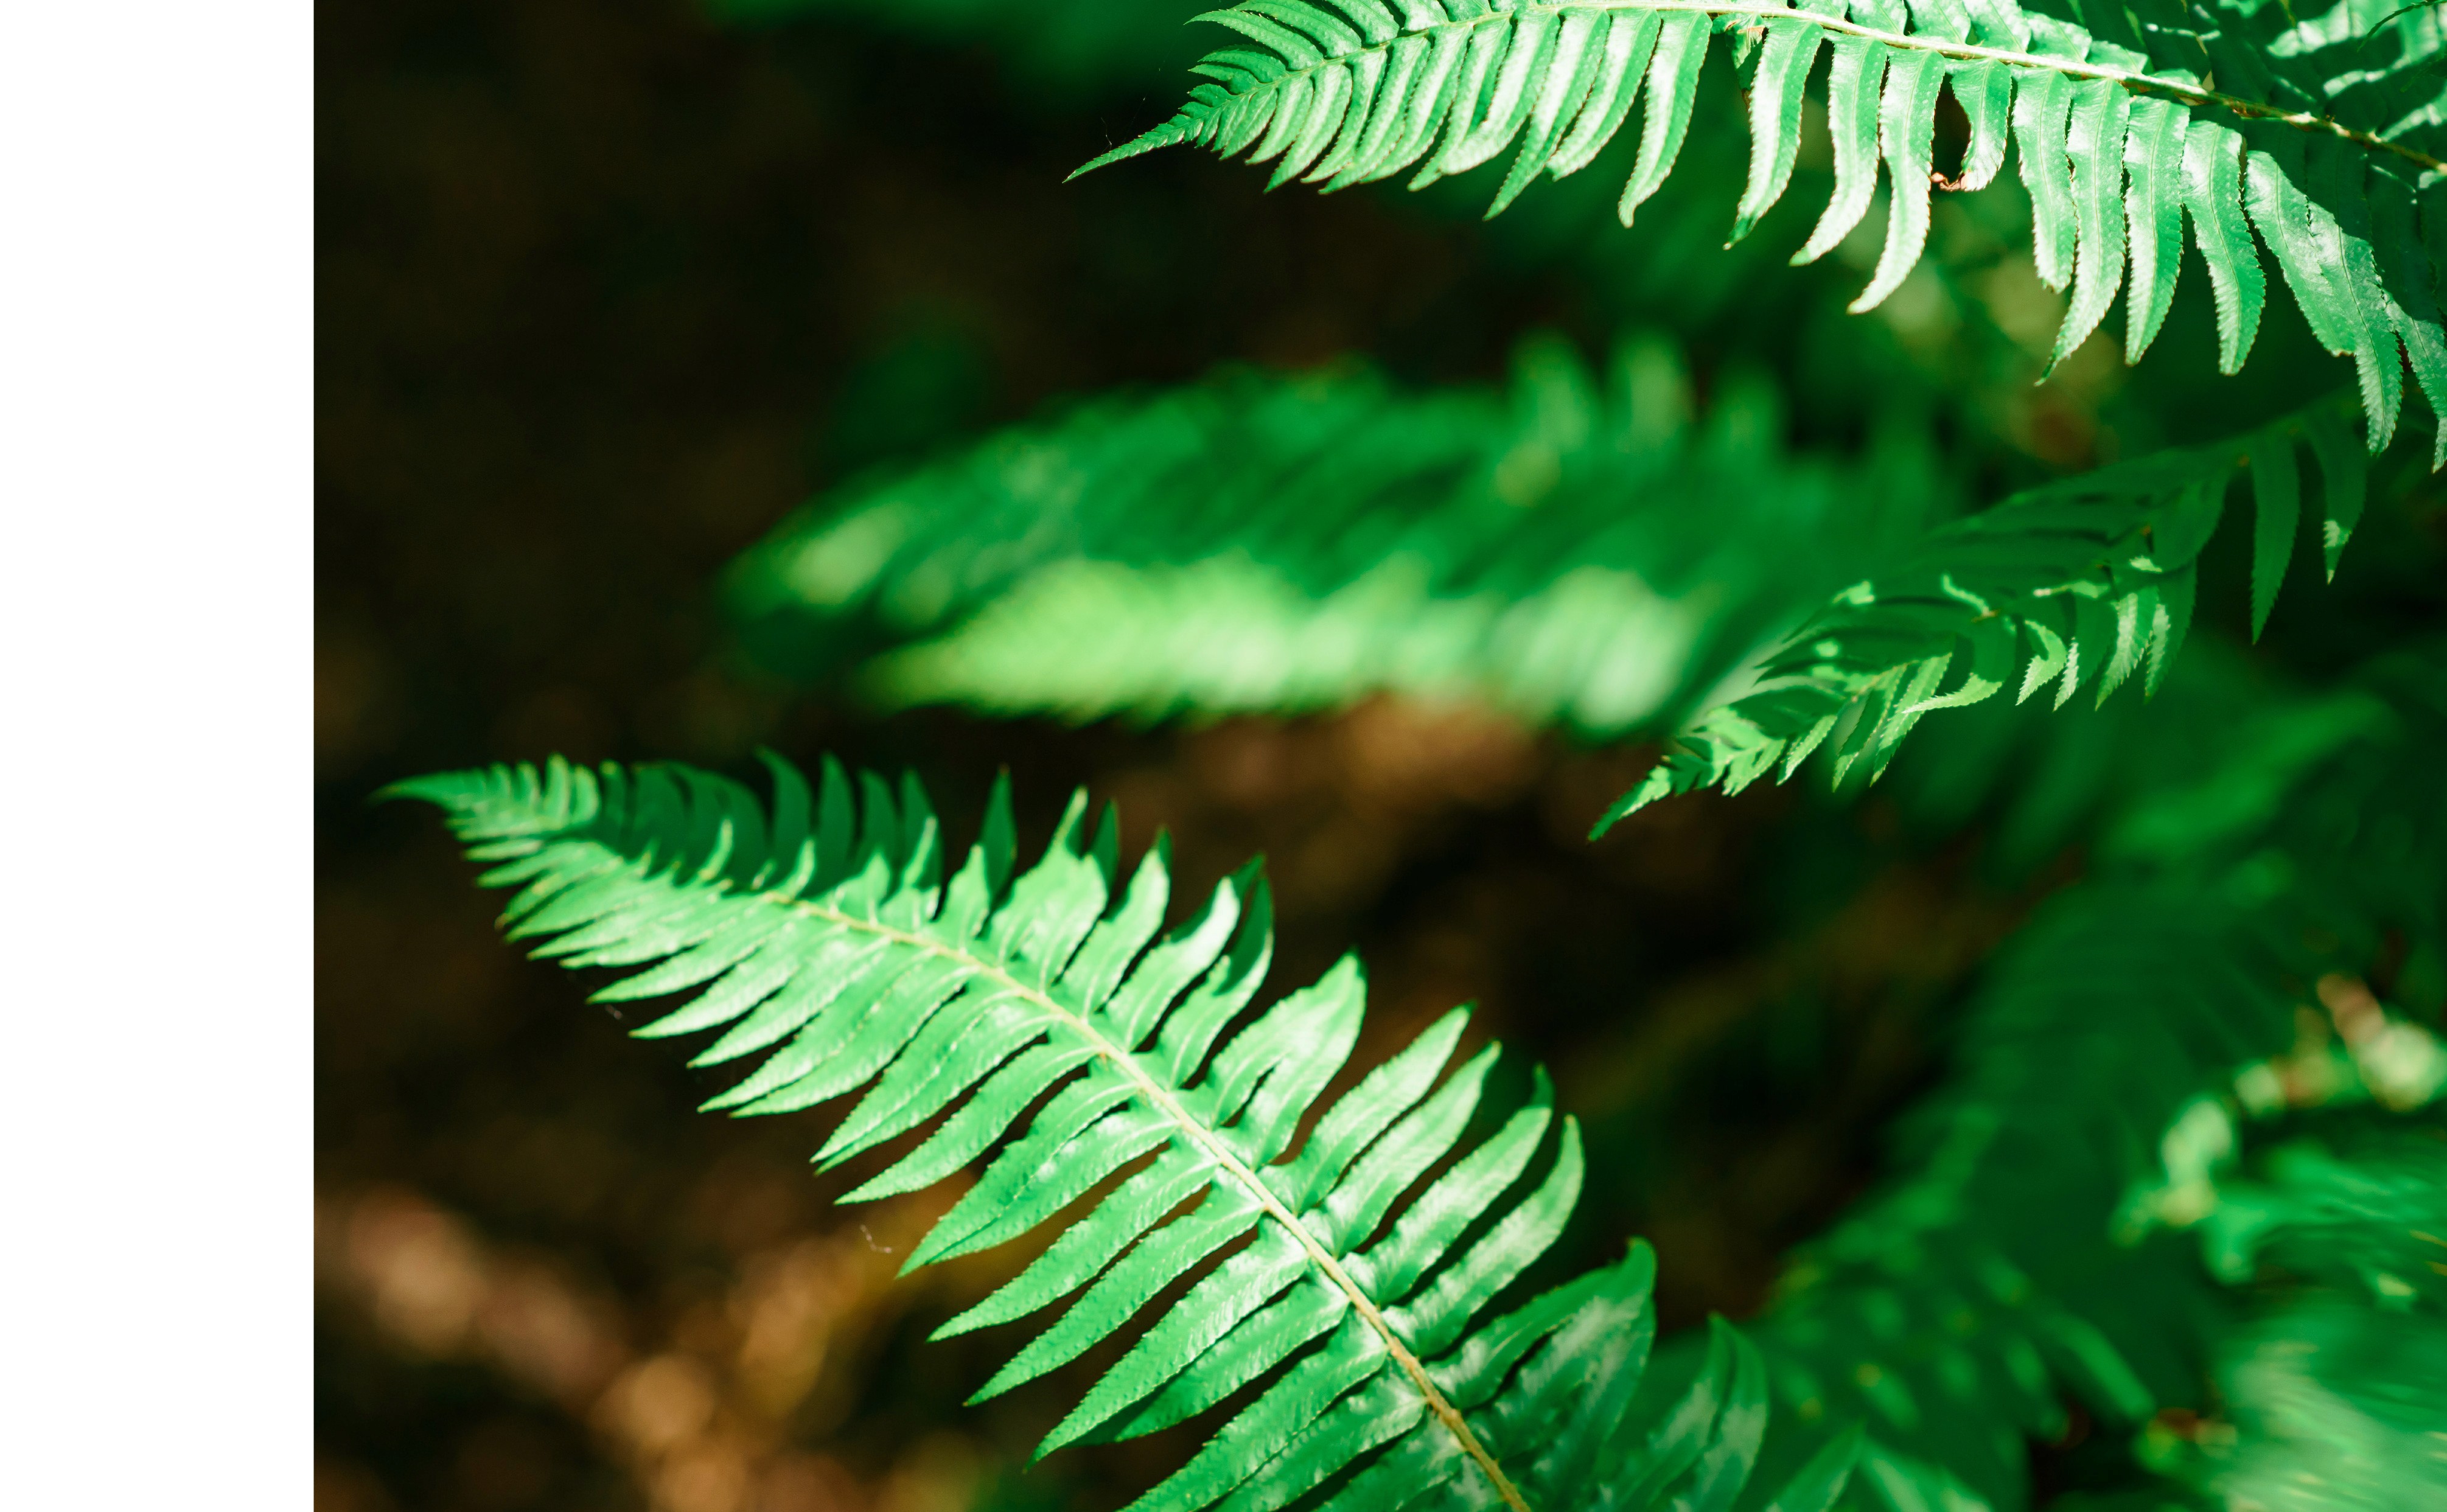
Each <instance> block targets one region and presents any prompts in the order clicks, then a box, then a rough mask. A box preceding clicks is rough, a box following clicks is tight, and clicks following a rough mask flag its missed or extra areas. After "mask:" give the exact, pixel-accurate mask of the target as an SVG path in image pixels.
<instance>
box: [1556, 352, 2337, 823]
mask: <svg viewBox="0 0 2447 1512" xmlns="http://www.w3.org/2000/svg"><path fill="white" fill-rule="evenodd" d="M2352 414H2353V409H2352V406H2351V404H2350V402H2349V401H2346V400H2342V399H2341V400H2335V401H2330V402H2327V403H2324V404H2321V405H2315V406H2311V407H2309V408H2306V409H2305V410H2302V411H2299V412H2297V413H2296V414H2294V415H2291V416H2287V417H2286V418H2285V419H2282V420H2280V421H2277V422H2275V423H2272V424H2271V425H2267V426H2265V427H2263V428H2262V429H2261V430H2259V431H2256V432H2254V433H2252V434H2251V435H2249V436H2248V437H2245V438H2241V439H2240V440H2239V441H2235V442H2229V443H2223V444H2214V445H2209V446H2199V447H2190V448H2178V449H2173V450H2169V451H2163V452H2156V453H2153V454H2152V455H2150V456H2147V457H2144V458H2141V459H2139V460H2137V461H2135V462H2132V463H2123V464H2120V465H2117V466H2112V467H2104V468H2100V469H2099V470H2097V471H2096V472H2091V473H2085V474H2082V475H2081V476H2079V477H2077V478H2073V479H2069V480H2067V481H2065V482H2058V483H2053V484H2049V485H2047V486H2045V487H2041V488H2036V489H2032V490H2030V491H2028V492H2026V493H2022V494H2018V495H2016V496H2014V497H2013V498H2010V499H2008V500H2006V501H2004V502H2002V503H2001V504H1999V505H1997V506H1996V507H1995V508H1993V509H1989V510H1986V511H1984V512H1982V513H1981V514H1978V515H1973V516H1970V517H1967V518H1965V519H1963V520H1957V521H1955V522H1953V523H1951V524H1948V525H1944V526H1942V527H1940V528H1939V529H1938V530H1936V531H1934V532H1932V533H1931V534H1930V536H1929V537H1928V538H1927V539H1926V540H1925V542H1924V543H1923V544H1922V546H1921V547H1920V548H1919V549H1918V550H1917V551H1916V552H1915V553H1914V554H1913V555H1912V556H1911V557H1910V558H1908V559H1907V560H1906V561H1905V562H1904V563H1903V564H1902V565H1900V566H1898V567H1897V568H1895V569H1894V570H1893V571H1891V572H1887V573H1881V574H1879V575H1878V576H1875V577H1873V578H1870V579H1868V580H1867V581H1864V582H1861V583H1858V584H1855V585H1854V586H1852V587H1850V588H1848V589H1846V590H1844V591H1843V592H1842V593H1840V594H1838V595H1835V597H1834V599H1833V600H1832V601H1831V603H1830V604H1829V605H1828V606H1827V607H1826V608H1824V609H1822V610H1820V611H1819V613H1818V614H1816V615H1815V616H1813V617H1812V619H1811V620H1809V621H1808V622H1807V623H1805V624H1804V625H1803V626H1802V627H1801V628H1800V629H1799V630H1797V631H1795V632H1794V633H1793V635H1792V636H1791V637H1790V638H1789V639H1788V640H1787V641H1786V642H1785V644H1784V646H1783V647H1782V648H1781V649H1780V650H1778V651H1777V652H1774V654H1772V655H1771V656H1769V657H1768V658H1767V660H1766V662H1765V663H1764V665H1763V666H1762V668H1761V669H1760V671H1759V674H1758V680H1757V685H1756V687H1755V689H1754V690H1752V691H1750V692H1747V693H1745V694H1743V695H1742V696H1741V697H1739V698H1737V699H1735V700H1734V701H1733V702H1731V703H1727V704H1724V705H1720V706H1719V707H1717V708H1716V709H1711V710H1709V711H1708V712H1707V713H1706V714H1704V715H1702V716H1701V717H1700V718H1699V720H1698V722H1697V723H1696V724H1695V725H1693V726H1692V727H1691V728H1688V729H1687V730H1685V731H1684V732H1683V733H1682V734H1681V735H1680V736H1679V740H1678V746H1679V748H1678V749H1676V750H1675V751H1673V752H1672V753H1670V754H1669V755H1668V756H1667V757H1666V758H1665V760H1664V761H1662V762H1660V764H1659V765H1657V766H1656V767H1655V768H1653V769H1652V770H1651V771H1650V772H1649V774H1648V776H1647V777H1646V778H1645V779H1644V780H1643V781H1642V782H1641V785H1640V786H1638V787H1637V788H1634V789H1633V790H1632V791H1631V792H1629V793H1627V794H1625V795H1623V797H1622V798H1621V799H1619V800H1617V801H1616V803H1615V804H1614V805H1613V806H1612V807H1611V808H1609V809H1608V810H1607V811H1606V814H1605V816H1604V817H1603V819H1601V820H1600V821H1599V823H1598V825H1597V833H1599V834H1603V833H1604V832H1605V831H1606V830H1607V829H1608V828H1610V827H1612V826H1613V825H1614V824H1615V823H1616V822H1619V821H1621V820H1622V818H1623V817H1624V816H1625V815H1627V814H1630V813H1632V812H1634V811H1636V810H1638V809H1640V808H1642V807H1644V806H1646V805H1647V804H1649V803H1655V802H1656V801H1657V800H1659V799H1660V798H1664V797H1667V796H1669V795H1671V794H1674V793H1681V792H1688V791H1690V790H1692V789H1694V788H1698V787H1709V786H1722V787H1723V788H1724V789H1725V790H1726V791H1728V792H1736V791H1739V790H1740V789H1741V788H1743V787H1745V786H1747V785H1749V784H1751V783H1754V782H1755V781H1757V780H1758V779H1760V778H1762V777H1765V776H1768V775H1770V774H1771V773H1773V774H1774V776H1775V777H1776V778H1777V780H1778V781H1781V780H1783V779H1784V778H1787V777H1790V776H1791V775H1792V774H1793V770H1794V769H1795V768H1796V767H1798V766H1799V765H1801V763H1802V762H1803V761H1804V760H1805V759H1807V758H1808V757H1809V756H1810V755H1811V754H1812V752H1814V751H1817V750H1818V749H1820V748H1821V747H1825V748H1826V749H1827V750H1829V751H1830V752H1831V757H1832V765H1833V767H1834V776H1835V780H1836V781H1837V782H1839V783H1841V782H1842V781H1844V780H1845V779H1846V778H1847V777H1848V776H1849V775H1850V774H1851V773H1853V772H1854V771H1855V770H1856V769H1857V770H1859V771H1861V772H1863V773H1865V774H1866V775H1868V777H1870V778H1874V777H1875V776H1876V774H1877V773H1878V772H1879V771H1881V770H1882V769H1884V767H1885V766H1886V765H1887V762H1888V761H1890V760H1891V759H1892V758H1893V756H1894V753H1895V751H1896V749H1897V747H1900V746H1901V745H1902V743H1903V741H1904V739H1905V737H1906V735H1908V734H1909V733H1910V732H1911V730H1912V728H1913V727H1914V726H1915V725H1917V724H1918V723H1919V722H1920V720H1921V719H1922V718H1923V717H1924V716H1925V715H1927V714H1929V713H1932V712H1935V711H1937V710H1939V709H1957V708H1963V707H1965V706H1968V705H1973V704H1978V703H1981V702H1982V701H1984V700H1986V699H1989V698H1992V697H1994V696H1996V695H1997V694H1998V693H2000V692H2002V691H2004V690H2006V689H2008V688H2012V689H2014V690H2015V696H2016V698H2017V701H2020V700H2027V699H2029V698H2031V697H2032V696H2033V695H2035V694H2038V693H2039V692H2041V691H2042V690H2053V697H2054V700H2055V703H2056V705H2057V706H2058V708H2062V707H2063V706H2064V704H2065V703H2066V702H2067V701H2068V700H2070V699H2071V698H2073V696H2074V695H2075V694H2076V693H2078V692H2083V691H2085V690H2087V691H2090V692H2091V693H2092V695H2093V697H2094V699H2095V700H2096V702H2100V703H2103V702H2105V701H2106V699H2107V697H2108V696H2109V695H2110V694H2111V693H2114V692H2115V690H2117V689H2118V688H2120V687H2122V686H2124V685H2125V684H2126V683H2127V682H2129V681H2134V680H2137V681H2138V682H2139V683H2140V684H2141V686H2142V688H2143V689H2144V690H2145V691H2154V690H2156V689H2157V687H2158V685H2159V683H2160V682H2161V681H2162V680H2163V679H2164V678H2165V676H2166V673H2167V669H2168V667H2169V666H2170V665H2171V664H2172V662H2173V660H2174V657H2175V655H2176V653H2177V652H2178V651H2179V650H2180V649H2181V648H2182V646H2183V642H2184V636H2185V633H2186V632H2187V631H2188V630H2189V628H2190V626H2191V615H2192V602H2193V597H2194V577H2195V572H2196V562H2197V559H2198V558H2199V556H2200V553H2201V550H2202V548H2203V547H2204V546H2206V545H2207V544H2208V542H2209V539H2210V535H2211V534H2212V533H2213V532H2214V531H2215V530H2216V528H2217V525H2218V522H2219V519H2220V516H2221V515H2222V513H2223V512H2224V510H2225V507H2226V496H2227V492H2228V489H2229V484H2230V483H2231V482H2233V480H2234V479H2235V478H2236V477H2237V476H2238V475H2239V474H2243V473H2246V472H2248V474H2249V476H2250V479H2251V482H2252V496H2253V513H2254V527H2253V532H2252V562H2251V630H2252V634H2253V635H2254V637H2255V638H2256V637H2257V636H2258V634H2259V633H2260V631H2261V629H2262V627H2263V626H2264V625H2265V624H2266V623H2267V618H2268V614H2269V611H2270V610H2271V609H2272V608H2274V607H2275V604H2276V600H2277V595H2278V590H2279V588H2280V586H2281V585H2282V584H2283V582H2284V580H2285V576H2286V568H2287V565H2288V563H2289V562H2290V561H2291V559H2292V556H2293V548H2294V542H2295V538H2296V536H2297V535H2299V534H2300V528H2299V527H2300V523H2301V499H2302V482H2301V475H2300V467H2301V453H2302V451H2303V450H2304V449H2305V448H2307V449H2308V451H2309V452H2310V454H2311V456H2312V457H2313V459H2314V460H2315V462H2316V463H2317V464H2318V466H2319V468H2320V473H2321V484H2322V488H2321V493H2322V500H2323V524H2322V534H2323V537H2324V540H2325V542H2326V552H2325V557H2326V564H2327V570H2328V572H2329V574H2330V575H2331V576H2333V574H2334V573H2335V570H2336V563H2337V560H2338V558H2339V555H2340V554H2341V553H2342V551H2343V547H2344V543H2345V542H2346V540H2347V539H2350V538H2351V536H2352V534H2353V529H2354V526H2355V524H2356V522H2357V521H2358V520H2360V519H2361V515H2362V504H2363V500H2364V496H2365V495H2366V493H2367V492H2368V479H2367V468H2366V465H2365V463H2364V461H2363V457H2362V448H2361V447H2360V446H2358V445H2356V444H2354V443H2353V440H2352V437H2351V433H2350V430H2349V429H2348V426H2349V425H2350V423H2351V422H2350V420H2349V418H2348V417H2349V416H2352Z"/></svg>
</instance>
